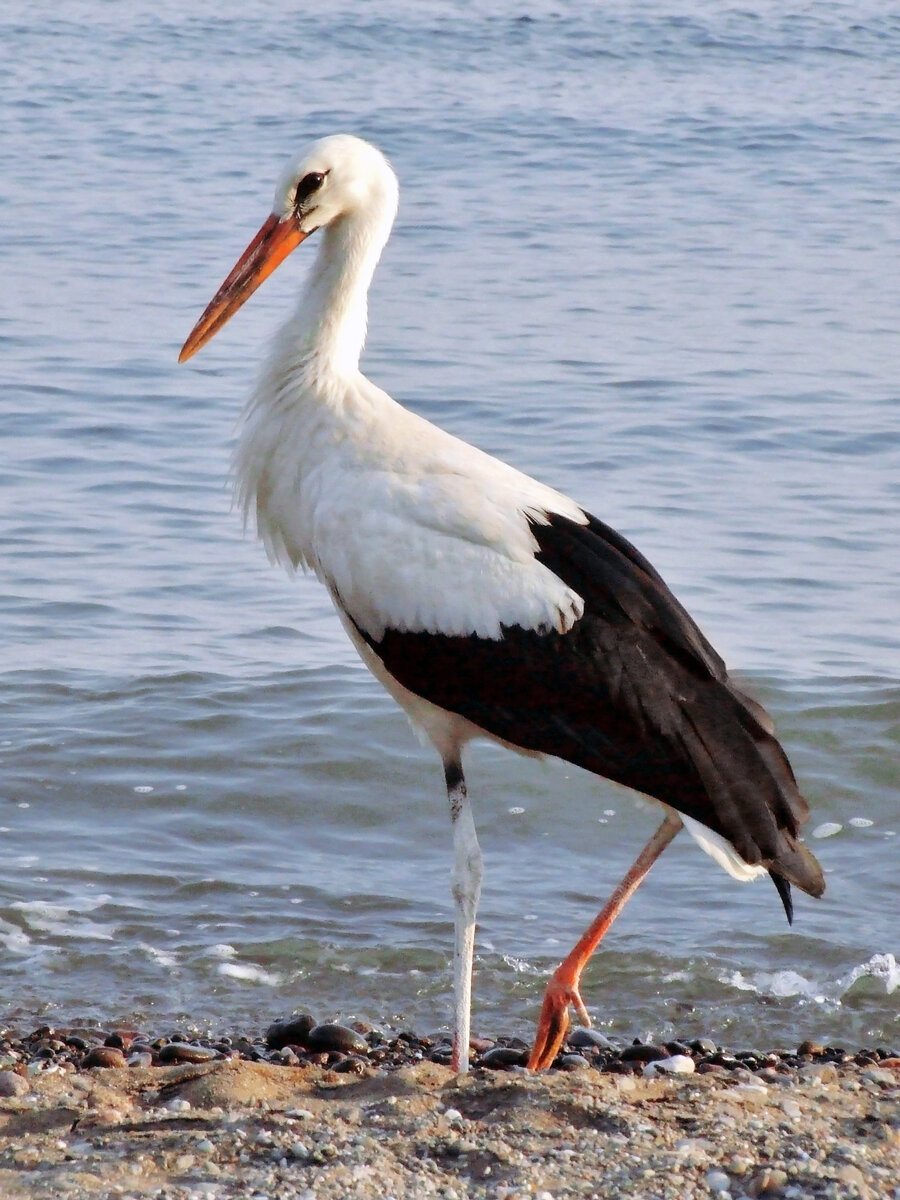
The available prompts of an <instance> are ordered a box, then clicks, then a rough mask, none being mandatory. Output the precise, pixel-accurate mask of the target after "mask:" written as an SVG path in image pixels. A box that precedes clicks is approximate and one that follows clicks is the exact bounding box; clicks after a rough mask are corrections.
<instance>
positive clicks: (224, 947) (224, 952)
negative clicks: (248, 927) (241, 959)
mask: <svg viewBox="0 0 900 1200" xmlns="http://www.w3.org/2000/svg"><path fill="white" fill-rule="evenodd" d="M209 952H210V954H213V955H215V957H216V958H237V950H235V948H234V946H229V945H228V943H227V942H219V943H218V945H216V946H210V949H209Z"/></svg>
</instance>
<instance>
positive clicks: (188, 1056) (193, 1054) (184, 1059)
mask: <svg viewBox="0 0 900 1200" xmlns="http://www.w3.org/2000/svg"><path fill="white" fill-rule="evenodd" d="M218 1057H219V1055H218V1053H217V1052H216V1051H215V1050H211V1049H210V1048H209V1047H208V1046H195V1045H194V1044H193V1043H191V1042H169V1043H168V1044H167V1045H165V1046H163V1047H162V1048H161V1050H160V1052H159V1061H160V1062H161V1063H204V1062H211V1061H212V1059H214V1058H218Z"/></svg>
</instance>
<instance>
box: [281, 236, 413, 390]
mask: <svg viewBox="0 0 900 1200" xmlns="http://www.w3.org/2000/svg"><path fill="white" fill-rule="evenodd" d="M383 226H384V222H383V221H377V220H376V221H373V220H371V219H368V220H367V219H366V218H365V217H364V216H362V215H360V214H352V215H348V216H345V217H342V218H340V219H339V220H338V221H335V222H334V223H333V224H332V225H329V226H328V227H327V228H325V229H324V230H323V231H322V240H321V243H320V245H319V253H318V257H317V258H316V262H315V264H314V266H313V270H312V273H311V274H310V277H309V280H308V282H307V284H306V287H305V289H304V291H303V293H302V295H301V297H300V303H299V305H298V307H297V311H296V313H295V315H294V317H293V319H292V320H291V322H290V323H289V326H288V329H287V330H286V331H285V332H286V333H287V334H288V342H289V346H290V352H291V353H292V354H293V355H294V356H298V357H299V358H300V359H301V360H303V362H304V363H305V364H308V366H309V367H310V368H311V369H312V370H313V371H314V372H315V373H316V374H320V373H326V374H339V375H346V374H350V373H352V372H355V371H356V370H358V367H359V356H360V354H361V353H362V348H363V343H364V342H365V340H366V322H367V316H368V304H367V299H368V292H369V285H370V284H371V282H372V276H373V274H374V273H375V267H376V266H377V265H378V259H379V258H380V257H381V251H382V249H383V247H384V243H385V242H386V241H387V236H388V233H389V232H390V224H389V223H388V224H387V227H386V228H384V227H383Z"/></svg>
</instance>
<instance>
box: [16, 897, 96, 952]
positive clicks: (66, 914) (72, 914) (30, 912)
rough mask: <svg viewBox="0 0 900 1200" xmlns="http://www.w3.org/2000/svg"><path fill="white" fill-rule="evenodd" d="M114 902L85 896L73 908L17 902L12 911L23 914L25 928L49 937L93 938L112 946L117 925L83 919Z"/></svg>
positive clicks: (34, 901)
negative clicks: (89, 913)
mask: <svg viewBox="0 0 900 1200" xmlns="http://www.w3.org/2000/svg"><path fill="white" fill-rule="evenodd" d="M111 899H112V896H108V895H99V896H91V897H87V896H82V897H80V898H79V899H78V901H76V902H73V903H71V904H48V903H46V902H45V901H43V900H30V901H25V900H17V901H15V903H14V904H13V905H12V907H13V908H15V909H18V911H19V912H20V913H21V914H22V916H23V918H24V919H25V923H26V925H28V926H30V928H32V929H34V930H37V931H38V932H40V933H49V934H52V935H54V936H55V937H69V938H93V939H95V940H96V941H101V942H111V941H112V940H113V937H114V935H115V933H116V930H117V928H118V927H117V926H116V925H114V924H112V923H108V924H104V925H101V924H99V923H98V922H96V921H90V920H88V919H87V917H85V916H83V915H82V914H84V913H88V912H92V911H93V910H94V909H96V908H101V907H102V906H103V905H104V904H107V903H108V902H109V901H110V900H111Z"/></svg>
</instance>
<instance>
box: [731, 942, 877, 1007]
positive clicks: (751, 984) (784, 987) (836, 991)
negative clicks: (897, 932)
mask: <svg viewBox="0 0 900 1200" xmlns="http://www.w3.org/2000/svg"><path fill="white" fill-rule="evenodd" d="M719 978H720V980H721V982H722V983H725V984H729V985H730V986H731V987H735V988H738V989H739V990H740V991H742V992H755V993H756V994H757V995H758V996H770V997H773V998H775V999H779V1000H784V999H790V998H791V997H795V996H796V997H798V998H799V999H800V1000H801V1001H808V1002H812V1003H813V1004H821V1005H825V1006H827V1007H829V1008H840V1006H841V1001H842V1000H843V998H844V996H845V995H846V994H847V993H848V992H849V991H850V989H851V988H852V987H853V986H854V985H855V984H856V983H858V981H859V980H861V979H863V980H872V981H877V982H878V983H881V984H883V985H884V991H885V993H886V994H887V995H890V994H891V993H893V992H895V991H897V989H898V988H900V963H898V962H897V960H896V958H895V957H894V955H893V954H887V953H885V954H873V955H872V957H871V958H870V959H868V960H867V961H866V962H864V963H860V965H859V966H856V967H853V968H852V969H851V970H850V971H848V972H847V973H846V974H845V975H841V976H839V977H838V978H837V979H826V980H814V979H807V978H806V977H805V976H804V975H801V974H800V973H799V972H798V971H790V970H787V971H755V972H753V974H750V975H744V973H743V972H742V971H729V972H726V973H725V974H724V975H721V976H720V977H719Z"/></svg>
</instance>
